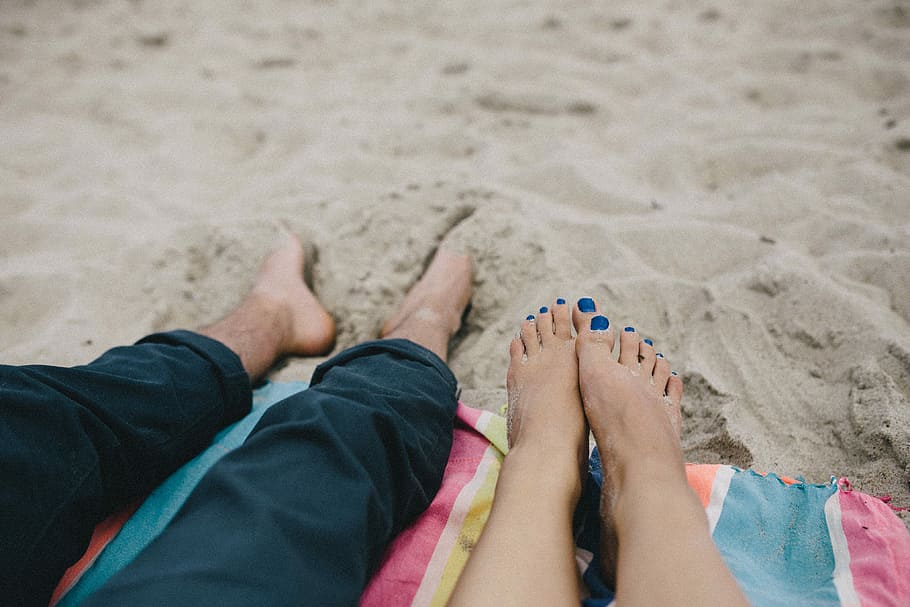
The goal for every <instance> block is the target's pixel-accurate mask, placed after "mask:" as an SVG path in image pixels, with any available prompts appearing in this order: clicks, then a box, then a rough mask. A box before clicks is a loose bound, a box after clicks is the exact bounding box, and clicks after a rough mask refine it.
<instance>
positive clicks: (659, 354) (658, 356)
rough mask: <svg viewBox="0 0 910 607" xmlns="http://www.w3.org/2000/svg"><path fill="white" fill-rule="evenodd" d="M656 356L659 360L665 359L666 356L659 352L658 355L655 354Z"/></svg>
mask: <svg viewBox="0 0 910 607" xmlns="http://www.w3.org/2000/svg"><path fill="white" fill-rule="evenodd" d="M655 356H657V358H663V357H664V355H663V354H661V353H660V352H658V353H657V354H655Z"/></svg>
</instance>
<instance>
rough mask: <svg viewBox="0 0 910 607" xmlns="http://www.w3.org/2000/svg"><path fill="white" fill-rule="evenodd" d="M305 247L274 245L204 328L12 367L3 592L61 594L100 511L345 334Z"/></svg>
mask: <svg viewBox="0 0 910 607" xmlns="http://www.w3.org/2000/svg"><path fill="white" fill-rule="evenodd" d="M302 254H303V251H302V248H301V247H300V244H299V242H297V241H296V240H293V239H292V240H290V241H289V242H288V243H287V244H286V245H285V246H284V247H283V248H281V249H279V250H278V251H276V252H275V253H273V254H272V255H271V256H270V257H269V258H268V259H267V260H266V262H265V264H263V268H262V270H261V271H260V274H259V276H258V279H257V281H256V285H255V286H254V288H253V290H252V292H251V293H250V295H249V296H248V297H247V298H246V299H245V300H244V302H243V303H242V304H241V305H240V307H239V308H238V309H237V310H236V311H235V312H233V313H232V314H230V315H229V316H228V317H227V318H225V319H224V320H222V321H220V322H218V323H216V324H215V325H213V326H212V327H210V328H208V329H204V330H203V331H202V335H199V334H196V333H190V332H187V331H175V332H171V333H164V334H158V335H152V336H150V337H147V338H145V339H143V340H142V341H140V342H139V343H138V344H136V345H134V346H128V347H123V348H115V349H113V350H111V351H109V352H107V353H105V354H104V355H103V356H101V357H100V358H99V359H97V360H96V361H94V362H92V363H90V364H88V365H86V366H82V367H75V368H71V369H65V368H59V367H49V366H39V365H32V366H26V367H9V366H0V482H2V485H3V490H2V491H0V538H2V539H0V603H3V604H9V605H41V606H42V607H43V606H44V605H47V602H48V599H49V598H50V594H51V592H52V591H53V589H54V586H55V585H56V584H57V581H58V580H59V578H60V576H61V575H62V574H63V572H64V571H65V570H66V568H67V567H69V566H70V565H72V564H73V563H74V562H75V561H76V560H77V559H78V558H79V557H80V556H81V555H82V553H83V552H84V551H85V548H86V547H87V545H88V541H89V539H90V537H91V534H92V530H93V529H94V527H95V525H96V524H97V523H98V522H100V521H101V520H103V519H104V518H105V517H106V516H108V515H109V514H111V513H112V512H114V511H116V510H118V509H120V508H122V507H124V506H125V505H127V504H128V503H129V502H131V501H133V500H135V499H137V498H138V497H140V496H142V495H144V494H145V493H146V492H148V491H149V490H150V489H151V488H153V487H154V486H155V485H157V484H158V483H160V482H161V481H162V480H163V479H164V478H166V477H167V476H168V475H169V474H170V473H171V472H173V471H174V470H175V469H176V468H177V467H179V466H180V465H181V464H182V463H184V462H185V461H187V460H188V459H189V458H191V457H192V456H193V455H195V454H196V453H197V452H198V451H200V450H201V449H202V448H204V447H205V446H206V445H207V444H208V443H209V442H210V441H211V439H212V437H213V436H214V434H215V432H216V431H217V430H219V429H220V428H221V427H223V426H224V425H226V424H228V423H230V422H232V421H234V420H236V419H238V418H239V417H241V416H243V415H244V414H245V413H246V412H248V411H249V408H250V400H251V399H250V396H251V395H250V379H249V378H250V377H253V378H256V377H257V376H260V375H261V374H262V373H263V372H264V371H265V370H266V369H267V367H268V365H269V364H270V363H271V362H272V361H274V359H275V358H276V357H277V356H278V355H279V354H281V353H284V352H301V351H303V352H310V351H314V350H315V349H318V348H322V347H327V346H328V345H329V344H330V343H331V340H332V334H333V332H334V327H333V325H332V324H331V319H330V318H328V316H327V315H326V313H325V311H324V310H323V309H322V308H321V306H319V304H318V303H317V302H316V301H315V299H314V298H313V297H312V294H310V293H309V291H308V290H306V287H305V285H303V280H302V276H301V269H302V262H303V258H302ZM301 289H302V290H304V291H305V293H301ZM301 302H302V304H301ZM302 316H306V317H307V318H309V319H310V320H311V322H310V323H309V324H307V323H306V322H304V321H305V320H306V319H305V318H301V317H302ZM326 318H328V322H326ZM304 325H305V326H306V328H307V331H306V332H304V331H303V330H302V329H300V327H301V326H304ZM206 335H207V336H206Z"/></svg>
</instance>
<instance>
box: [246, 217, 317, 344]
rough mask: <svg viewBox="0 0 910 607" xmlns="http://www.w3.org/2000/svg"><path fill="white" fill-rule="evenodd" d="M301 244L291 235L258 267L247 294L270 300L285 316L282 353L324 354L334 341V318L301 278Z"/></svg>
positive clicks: (302, 260)
mask: <svg viewBox="0 0 910 607" xmlns="http://www.w3.org/2000/svg"><path fill="white" fill-rule="evenodd" d="M303 262H304V256H303V246H302V245H301V244H300V240H299V239H298V238H297V237H296V236H293V235H291V234H287V235H286V241H285V243H284V245H283V246H282V247H281V248H279V249H277V250H275V251H273V252H272V253H271V254H270V255H269V256H268V257H266V258H265V261H263V262H262V266H261V267H260V268H259V274H257V275H256V280H255V282H254V284H253V288H252V289H251V290H250V294H249V296H248V297H261V298H263V299H264V300H266V301H270V302H272V303H273V304H274V305H275V306H276V307H277V309H279V310H280V311H281V312H280V313H281V314H282V316H283V317H284V318H285V323H286V326H287V329H286V330H285V332H284V336H283V340H282V344H281V347H280V349H281V352H282V354H298V355H302V356H313V355H316V354H325V353H326V352H328V351H329V350H330V349H331V347H332V344H333V343H334V342H335V321H334V320H333V319H332V317H331V316H330V315H329V313H328V311H326V309H325V308H324V307H322V304H320V303H319V301H318V300H317V299H316V296H315V295H313V292H312V291H310V289H309V287H307V285H306V283H305V282H304V281H303Z"/></svg>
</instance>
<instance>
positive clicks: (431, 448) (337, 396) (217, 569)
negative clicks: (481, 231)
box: [89, 249, 471, 607]
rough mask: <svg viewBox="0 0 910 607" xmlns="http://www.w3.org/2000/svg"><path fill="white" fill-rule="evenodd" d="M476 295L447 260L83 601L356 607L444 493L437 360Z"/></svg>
mask: <svg viewBox="0 0 910 607" xmlns="http://www.w3.org/2000/svg"><path fill="white" fill-rule="evenodd" d="M470 284H471V283H470V261H469V260H468V259H467V258H465V257H462V256H458V255H455V254H453V253H450V252H448V251H446V250H444V249H443V250H441V251H440V252H439V253H438V254H437V256H436V258H435V260H434V261H433V263H432V264H431V265H430V267H429V269H428V270H427V273H426V274H425V276H424V278H423V279H422V280H421V282H420V283H418V285H416V286H415V287H414V289H412V291H411V294H410V295H409V296H408V298H407V299H406V300H405V304H404V306H403V310H404V313H403V314H402V315H399V316H398V317H396V318H395V319H393V320H394V322H393V323H391V324H390V325H387V332H386V337H387V339H383V340H379V341H374V342H369V343H367V344H361V345H359V346H356V347H355V348H352V349H350V350H348V351H345V352H343V353H341V354H339V355H338V356H336V357H334V358H333V359H332V360H330V361H328V362H326V363H325V364H323V365H321V366H320V367H319V368H318V369H317V370H316V372H315V374H314V376H313V379H312V382H311V387H310V388H309V389H308V390H306V391H304V392H302V393H299V394H297V395H294V396H292V397H290V398H288V399H287V400H285V401H283V402H281V403H279V404H276V405H274V406H273V407H272V408H271V409H270V410H269V411H268V412H267V413H266V414H265V415H264V416H263V418H262V420H261V421H260V422H259V424H258V425H257V427H256V428H255V429H254V430H253V432H252V433H251V435H250V437H249V438H248V439H247V441H246V443H244V445H243V446H242V447H240V448H239V449H237V450H236V451H234V452H232V453H231V454H229V455H227V456H226V457H225V458H223V459H222V460H221V461H219V463H218V464H216V465H215V466H214V467H213V468H212V470H211V471H210V472H209V473H208V474H207V475H206V476H205V477H204V478H203V479H202V481H201V482H200V484H199V486H198V487H197V489H196V490H195V491H194V492H193V494H192V495H191V496H190V498H189V499H188V500H187V502H186V504H185V505H184V507H183V508H182V510H181V511H180V512H179V513H178V514H177V516H176V518H175V519H174V521H173V522H172V523H171V525H170V526H169V527H168V528H167V529H166V530H165V531H164V532H163V533H162V535H161V536H160V537H158V538H157V539H156V540H155V541H154V542H153V543H152V544H151V545H150V546H149V547H148V548H147V549H146V550H145V551H144V552H143V553H142V554H140V555H139V557H138V558H137V559H136V560H135V561H134V562H133V563H132V564H131V565H129V566H128V567H127V568H126V569H125V570H124V571H122V572H121V573H120V574H119V575H117V576H115V577H114V578H113V579H112V580H111V581H110V582H109V583H108V585H107V586H105V587H104V588H102V589H101V590H100V591H99V592H98V594H96V595H95V596H94V597H92V598H91V599H90V601H89V602H90V603H91V604H95V605H102V604H104V605H162V604H166V605H192V606H194V607H195V606H196V605H198V604H200V603H202V604H217V605H250V604H261V605H295V606H296V605H306V604H318V605H352V604H355V603H356V602H357V601H358V599H359V597H360V594H361V592H362V590H363V588H364V586H365V585H366V583H367V581H368V580H369V576H370V574H371V573H372V572H373V571H374V570H375V568H376V567H377V565H378V564H379V561H380V559H381V557H382V554H383V552H384V551H385V549H386V547H387V545H388V543H389V542H390V541H391V540H392V539H393V537H394V536H395V535H396V534H397V533H398V532H400V531H401V530H402V529H403V528H404V527H405V526H406V525H408V524H409V523H410V522H411V521H412V520H413V519H414V518H416V516H417V515H418V514H420V513H421V512H422V511H423V510H424V509H425V508H426V507H427V506H428V505H429V503H430V501H431V500H432V498H433V496H434V495H435V492H436V490H437V489H438V487H439V483H440V482H441V479H442V473H443V470H444V468H445V464H446V461H447V458H448V453H449V449H450V447H451V441H452V423H453V419H454V414H455V408H456V404H457V403H456V397H455V392H456V383H455V378H454V377H453V376H452V374H451V372H450V371H449V370H448V368H447V367H446V365H445V363H444V360H443V357H444V355H445V349H446V344H447V343H448V340H449V338H450V337H451V335H452V333H453V332H454V331H455V329H456V328H457V326H458V322H459V319H460V316H461V312H462V310H463V308H464V306H465V305H466V304H467V301H468V299H469V297H470ZM402 338H407V339H402ZM408 340H410V341H408ZM418 344H420V345H418ZM434 350H435V353H434Z"/></svg>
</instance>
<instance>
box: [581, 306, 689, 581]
mask: <svg viewBox="0 0 910 607" xmlns="http://www.w3.org/2000/svg"><path fill="white" fill-rule="evenodd" d="M573 323H574V325H575V328H576V330H577V332H578V338H577V340H576V351H577V353H578V365H579V379H578V381H579V388H580V391H581V398H582V402H583V403H584V410H585V415H586V416H587V419H588V423H590V425H591V429H592V431H593V432H594V438H595V439H596V441H597V445H598V447H599V449H600V452H601V460H602V463H603V473H604V483H603V492H602V494H601V515H602V517H604V521H603V522H604V524H603V532H602V533H603V535H602V540H603V541H602V543H601V550H602V552H603V555H602V556H603V562H604V569H605V571H604V573H605V575H606V576H607V578H608V580H609V581H611V582H614V581H615V579H614V576H615V571H616V548H617V541H618V538H617V535H616V529H615V524H614V521H613V512H614V509H615V507H616V504H617V502H618V500H619V498H620V497H621V495H622V493H623V491H624V489H625V488H626V487H629V486H633V485H636V484H641V483H651V484H668V485H672V486H673V487H674V488H675V489H682V488H684V487H687V486H686V474H685V465H684V462H683V456H682V449H681V447H680V442H679V430H680V421H681V414H680V399H681V398H682V392H683V384H682V381H681V380H680V379H679V377H677V376H676V375H675V374H672V373H671V371H670V365H669V363H668V362H667V360H666V359H665V358H664V357H663V355H661V354H659V353H656V352H655V351H654V348H653V346H652V345H651V344H650V343H649V342H645V341H643V340H642V339H641V337H640V336H639V334H638V332H636V331H635V329H634V328H632V327H625V328H623V329H621V330H618V332H619V359H618V360H614V359H613V346H614V343H615V340H616V332H617V329H615V328H614V327H613V326H612V325H611V324H610V322H609V320H608V319H607V318H606V317H605V316H603V315H601V314H600V313H599V311H598V310H597V304H596V303H595V302H594V300H592V299H591V298H583V299H582V300H580V301H579V304H578V305H577V306H576V307H574V308H573Z"/></svg>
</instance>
